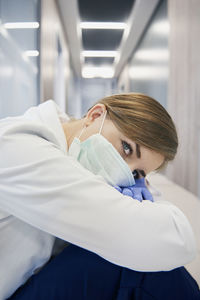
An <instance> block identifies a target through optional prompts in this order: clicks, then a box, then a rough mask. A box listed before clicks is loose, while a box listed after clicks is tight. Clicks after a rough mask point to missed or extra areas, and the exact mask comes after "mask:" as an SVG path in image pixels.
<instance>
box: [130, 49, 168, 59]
mask: <svg viewBox="0 0 200 300" xmlns="http://www.w3.org/2000/svg"><path fill="white" fill-rule="evenodd" d="M134 58H135V59H138V60H144V61H167V60H168V59H169V50H168V49H162V48H160V49H159V48H155V49H143V50H139V51H137V52H136V54H135V56H134Z"/></svg>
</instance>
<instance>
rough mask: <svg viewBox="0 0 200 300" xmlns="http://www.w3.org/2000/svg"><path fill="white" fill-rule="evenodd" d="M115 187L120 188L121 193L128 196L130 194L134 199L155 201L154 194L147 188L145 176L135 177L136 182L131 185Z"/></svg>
mask: <svg viewBox="0 0 200 300" xmlns="http://www.w3.org/2000/svg"><path fill="white" fill-rule="evenodd" d="M115 189H116V190H118V191H119V192H120V193H122V194H123V195H126V196H130V197H132V198H134V199H137V200H139V201H140V202H142V200H150V201H152V202H154V200H153V196H152V194H151V193H150V191H149V190H148V189H147V187H146V185H145V178H144V177H143V178H138V179H135V184H134V185H132V186H129V187H119V186H115Z"/></svg>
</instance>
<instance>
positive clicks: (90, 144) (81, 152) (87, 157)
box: [68, 112, 135, 186]
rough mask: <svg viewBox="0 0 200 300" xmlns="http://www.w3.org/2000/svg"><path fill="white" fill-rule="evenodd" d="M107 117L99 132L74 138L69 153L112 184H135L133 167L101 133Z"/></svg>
mask: <svg viewBox="0 0 200 300" xmlns="http://www.w3.org/2000/svg"><path fill="white" fill-rule="evenodd" d="M105 117H106V112H105V114H104V117H103V121H102V124H101V128H100V130H99V133H97V134H93V135H91V136H90V137H89V138H87V139H86V140H85V141H83V142H81V141H80V139H79V138H80V136H81V134H82V132H83V130H82V132H81V134H80V136H79V138H74V140H73V141H72V144H71V146H70V147H69V150H68V154H69V155H71V156H73V157H74V158H76V159H77V160H78V161H79V162H80V164H81V165H82V166H83V167H85V168H86V169H88V170H89V171H91V172H92V173H93V174H95V175H101V176H102V177H103V178H104V180H105V181H106V182H107V183H109V184H110V185H112V186H130V185H134V184H135V180H134V177H133V174H132V172H131V169H130V168H129V166H128V164H127V163H126V162H125V160H124V159H123V158H122V157H121V155H120V154H119V153H118V151H117V150H116V149H115V148H114V147H113V145H112V144H111V143H110V142H109V141H108V140H107V139H106V138H104V137H103V136H102V135H101V130H102V127H103V124H104V120H105Z"/></svg>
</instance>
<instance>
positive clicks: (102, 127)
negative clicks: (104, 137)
mask: <svg viewBox="0 0 200 300" xmlns="http://www.w3.org/2000/svg"><path fill="white" fill-rule="evenodd" d="M106 115H107V110H106V111H105V113H104V116H103V120H102V123H101V127H100V129H99V134H101V131H102V128H103V124H104V121H105V118H106Z"/></svg>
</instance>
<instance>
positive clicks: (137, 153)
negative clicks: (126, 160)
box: [136, 143, 141, 158]
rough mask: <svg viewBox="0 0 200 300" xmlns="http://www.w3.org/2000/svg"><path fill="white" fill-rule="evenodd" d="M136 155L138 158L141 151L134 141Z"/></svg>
mask: <svg viewBox="0 0 200 300" xmlns="http://www.w3.org/2000/svg"><path fill="white" fill-rule="evenodd" d="M136 155H137V157H138V158H140V157H141V151H140V146H139V145H138V144H137V143H136Z"/></svg>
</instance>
